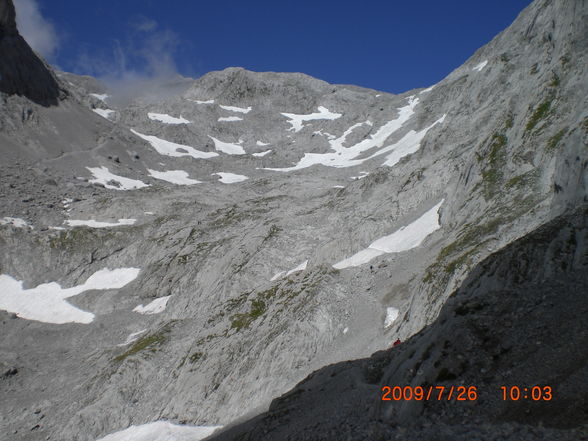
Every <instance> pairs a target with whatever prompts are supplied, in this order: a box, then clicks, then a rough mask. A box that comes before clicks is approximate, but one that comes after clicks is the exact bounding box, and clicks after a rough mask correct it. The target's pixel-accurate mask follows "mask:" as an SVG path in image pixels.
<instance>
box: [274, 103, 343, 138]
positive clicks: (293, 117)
mask: <svg viewBox="0 0 588 441" xmlns="http://www.w3.org/2000/svg"><path fill="white" fill-rule="evenodd" d="M282 115H283V116H285V117H286V118H288V119H289V121H288V122H289V123H290V125H291V126H292V127H291V128H290V129H289V130H290V131H292V132H299V131H300V130H302V127H303V123H304V122H305V121H312V120H316V119H328V120H333V119H337V118H340V117H341V116H343V114H342V113H334V112H331V111H330V110H329V109H327V108H326V107H323V106H319V108H318V113H310V114H308V115H297V114H296V113H282Z"/></svg>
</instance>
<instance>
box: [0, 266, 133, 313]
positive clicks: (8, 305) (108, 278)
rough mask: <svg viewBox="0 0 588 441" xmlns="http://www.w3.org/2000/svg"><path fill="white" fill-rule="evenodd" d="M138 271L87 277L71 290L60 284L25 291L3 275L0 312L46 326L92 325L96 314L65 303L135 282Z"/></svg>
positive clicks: (103, 271) (101, 272) (103, 272)
mask: <svg viewBox="0 0 588 441" xmlns="http://www.w3.org/2000/svg"><path fill="white" fill-rule="evenodd" d="M139 271H140V269H139V268H118V269H114V270H110V269H108V268H104V269H101V270H99V271H96V272H95V273H94V274H92V275H91V276H90V277H88V279H87V280H86V282H85V283H83V284H81V285H77V286H73V287H71V288H62V287H61V285H59V284H58V283H56V282H50V283H43V284H41V285H38V286H37V287H36V288H32V289H24V288H23V287H22V284H23V282H22V281H18V280H16V279H14V278H12V277H11V276H8V275H5V274H2V275H0V309H2V310H5V311H8V312H13V313H15V314H17V315H18V316H19V317H22V318H24V319H27V320H36V321H39V322H44V323H55V324H63V323H90V322H92V320H94V314H92V313H91V312H87V311H83V310H81V309H79V308H77V307H75V306H73V305H72V304H71V303H68V302H67V301H66V300H65V299H67V298H69V297H73V296H77V295H78V294H81V293H82V292H84V291H89V290H94V289H97V290H103V289H117V288H122V287H123V286H125V285H126V284H128V283H130V282H132V281H133V280H135V279H136V278H137V276H138V275H139Z"/></svg>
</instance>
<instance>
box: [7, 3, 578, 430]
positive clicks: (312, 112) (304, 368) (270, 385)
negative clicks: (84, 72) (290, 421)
mask: <svg viewBox="0 0 588 441" xmlns="http://www.w3.org/2000/svg"><path fill="white" fill-rule="evenodd" d="M0 5H2V6H3V8H4V9H2V16H3V17H5V20H4V22H3V23H5V25H3V27H2V29H3V34H2V41H5V42H12V43H10V44H16V43H15V42H17V41H21V40H22V39H20V37H18V35H17V34H16V33H15V30H14V20H13V19H11V18H10V17H13V9H12V8H11V5H10V4H9V3H7V2H2V3H0ZM11 14H12V15H11ZM587 26H588V3H587V2H585V1H580V0H577V1H573V0H572V1H568V0H537V1H535V2H533V3H532V4H531V5H530V6H529V7H528V8H526V9H525V10H524V11H523V12H522V13H521V14H520V16H519V17H518V18H517V19H516V20H515V21H514V22H513V24H512V25H511V26H510V27H509V28H507V29H505V30H504V31H503V32H501V33H500V34H499V35H498V36H496V37H495V38H494V39H493V40H492V41H491V42H489V43H488V44H487V45H485V46H484V47H482V48H480V49H479V50H478V51H476V52H475V53H474V54H473V55H472V57H471V58H470V59H468V60H467V61H466V62H465V63H464V64H463V65H462V66H460V67H458V68H456V69H455V71H453V72H452V73H451V74H449V75H448V76H447V77H446V78H445V79H443V80H442V81H440V82H439V83H438V84H435V85H432V86H431V87H429V88H426V89H417V90H411V91H407V92H405V93H402V94H399V95H393V94H388V93H384V92H379V91H375V90H370V89H365V88H360V87H356V86H349V85H333V84H328V83H326V82H324V81H321V80H319V79H315V78H312V77H309V76H308V75H304V74H300V73H276V72H250V71H247V70H245V69H242V68H228V69H225V70H222V71H218V72H210V73H208V74H206V75H204V76H203V77H201V78H198V79H190V78H179V77H174V78H166V79H165V81H162V82H160V83H159V84H151V83H149V84H146V83H145V84H143V83H141V84H134V85H129V87H128V90H124V91H122V92H121V91H120V90H117V89H116V88H115V87H110V88H109V87H107V85H104V84H101V83H100V82H99V81H97V80H96V79H93V78H90V77H82V76H78V75H74V74H70V73H65V72H56V71H54V70H53V69H52V68H51V67H46V66H43V65H42V62H41V61H40V60H39V59H38V58H34V60H37V61H36V62H38V63H40V64H38V65H39V66H41V67H42V68H43V69H45V70H43V69H42V71H43V72H45V71H46V70H47V69H48V70H47V71H48V74H47V75H49V76H51V78H53V79H54V80H55V81H57V84H58V86H59V88H62V89H63V90H64V91H65V92H64V93H63V99H57V101H55V103H56V104H57V105H50V106H47V105H43V100H40V101H37V102H35V101H33V99H32V98H31V99H29V98H27V96H26V95H24V94H22V95H18V94H16V93H14V92H7V91H6V90H5V89H2V90H0V157H1V158H2V160H0V207H1V211H0V284H1V285H0V335H1V336H2V338H1V339H0V375H2V374H3V373H4V372H11V373H12V374H10V375H4V376H2V377H0V396H2V399H1V400H0V434H2V433H8V434H13V436H12V435H11V438H10V439H11V441H12V440H16V441H19V440H22V441H25V440H28V439H31V437H34V439H46V438H47V437H51V439H66V440H71V439H76V440H80V441H95V440H97V439H99V438H100V437H102V436H105V435H106V434H108V433H111V432H115V431H118V430H122V429H125V428H126V427H128V426H129V425H131V424H134V425H140V424H145V423H150V422H153V421H155V420H168V421H172V422H175V423H179V422H183V423H186V424H192V425H226V424H230V423H232V422H233V421H235V420H236V419H238V418H242V417H244V416H246V415H252V414H255V413H259V412H261V411H264V410H267V409H268V406H269V404H270V403H271V401H272V400H273V399H275V398H276V397H278V396H280V395H282V394H284V393H285V392H286V391H288V390H289V389H291V388H292V387H294V386H295V385H296V384H297V383H299V382H300V381H302V380H304V379H305V378H307V377H308V375H309V374H310V373H311V372H313V371H315V370H317V369H320V368H322V367H324V366H326V365H329V364H332V363H337V362H341V361H345V360H352V359H360V358H366V357H369V356H370V355H371V354H373V353H374V352H376V351H380V350H383V349H385V348H387V347H389V346H390V345H391V344H392V343H393V342H394V341H395V340H396V339H398V338H400V339H401V340H402V341H407V340H408V339H409V338H410V337H411V336H414V335H415V334H418V333H419V332H421V331H422V330H423V329H424V328H425V327H427V326H429V325H431V324H433V323H436V320H437V319H438V317H439V314H440V311H441V310H442V308H443V307H444V305H445V304H446V302H447V301H448V299H449V298H450V296H451V294H452V293H454V292H455V291H456V289H457V288H459V287H460V286H461V285H462V283H463V282H464V280H465V279H466V278H467V277H468V276H469V275H470V273H471V272H472V271H473V270H474V268H476V267H477V265H478V264H479V263H480V262H482V261H484V260H485V259H486V258H487V257H488V256H490V255H491V254H494V253H496V252H498V251H500V250H501V249H503V248H505V247H507V246H508V245H509V244H511V243H513V242H514V241H516V240H518V239H520V238H522V237H524V236H526V235H527V234H529V233H530V232H532V231H535V230H537V229H538V228H540V227H541V226H542V225H544V224H548V223H549V222H551V221H552V220H554V219H556V218H558V217H559V216H561V215H564V216H565V215H569V214H570V213H572V212H573V211H574V210H575V209H576V208H577V207H579V206H581V205H583V204H585V203H586V202H587V195H588V176H587V170H588V147H587V146H588V109H587V108H586V105H585V103H586V102H587V100H588V73H587V71H586V65H587V64H588V63H587V61H588V60H587V57H588V30H587ZM4 29H6V30H4ZM7 35H8V36H7ZM19 39H20V40H19ZM2 47H4V46H2ZM27 51H28V52H27ZM27 53H29V55H30V54H31V52H30V49H29V48H28V47H27V48H25V49H24V50H20V49H19V50H15V51H9V52H7V53H6V57H5V56H4V55H3V56H2V57H1V58H0V65H2V66H4V67H3V68H8V69H13V70H14V72H17V73H18V72H21V71H20V69H23V66H25V65H26V63H25V61H26V60H25V59H23V58H22V57H23V56H24V55H26V54H27ZM3 54H4V52H3ZM27 59H28V58H27ZM19 60H20V61H19ZM29 61H30V59H29ZM27 62H28V61H27ZM10 72H12V70H11V71H10ZM31 72H36V71H35V70H34V69H26V70H24V71H22V72H21V73H20V74H18V75H16V74H13V75H12V76H11V77H10V78H11V80H10V81H11V82H10V83H9V84H11V85H12V86H11V87H13V88H14V89H16V88H18V87H21V88H24V89H26V87H31V88H33V89H35V88H37V87H38V84H42V82H41V83H39V82H38V81H32V82H29V81H24V80H23V78H24V77H22V75H25V74H26V75H31ZM19 75H21V76H20V77H19ZM43 75H45V74H43ZM2 78H5V76H4V75H3V77H2ZM19 78H20V80H18V79H19ZM17 80H18V81H17ZM21 80H23V81H21ZM7 84H8V83H7ZM17 86H18V87H17ZM33 89H30V90H33ZM49 89H50V88H41V90H37V89H35V90H37V92H38V93H40V94H41V95H43V94H42V93H41V92H43V91H44V90H45V91H47V90H49ZM121 94H122V95H123V96H121ZM49 95H51V94H49ZM49 101H50V100H49ZM45 104H46V103H45ZM568 239H569V240H570V246H571V245H572V242H571V241H572V239H571V238H568ZM564 242H565V241H564ZM577 243H578V244H580V243H583V242H582V241H580V240H579V239H577ZM521 259H522V260H521V263H520V265H522V266H524V265H526V263H525V260H524V259H523V258H522V257H521ZM554 259H555V258H554ZM509 262H513V260H509ZM562 264H565V265H567V264H568V262H567V261H566V262H564V263H562V262H561V261H559V260H554V265H556V266H557V265H562ZM510 266H512V267H513V268H514V267H515V265H514V264H512V265H510ZM501 271H502V269H501ZM513 274H515V275H516V274H518V273H516V272H515V273H513ZM131 275H132V276H133V278H132V280H131ZM123 282H125V283H123ZM472 283H473V282H472ZM486 294H488V293H486ZM486 294H481V295H486ZM43 302H47V303H43ZM508 304H510V303H508ZM44 305H45V307H43V306H44ZM513 307H514V306H513ZM49 311H51V312H53V313H54V316H52V315H51V314H49V313H48V312H49ZM57 316H59V320H58V319H57V318H56V317H57ZM537 320H539V319H537ZM510 321H512V320H510ZM454 323H457V322H454ZM460 323H461V322H460ZM505 326H506V325H505ZM511 327H512V326H511ZM515 334H516V333H515ZM420 341H421V342H422V341H423V340H420ZM435 341H437V340H435ZM439 341H440V340H439ZM474 343H475V341H474V340H472V344H474ZM411 344H412V343H411ZM435 344H436V343H435ZM476 344H477V343H476ZM423 345H424V346H423ZM414 348H415V350H418V351H419V353H423V354H424V353H426V350H427V348H426V345H425V344H424V343H417V340H415V343H414ZM472 350H473V349H472ZM410 353H412V352H410ZM410 353H407V354H406V356H407V357H408V356H409V355H410ZM431 354H433V352H431ZM435 354H437V353H436V352H435ZM408 358H410V357H408ZM406 361H407V363H409V364H410V367H411V368H412V367H415V365H414V363H416V361H415V360H408V359H407V360H406ZM433 364H434V363H433ZM391 366H392V365H391ZM407 366H408V365H407ZM445 367H447V369H448V370H451V369H454V368H455V367H454V366H445ZM435 369H437V368H436V367H434V366H433V367H432V368H431V370H430V371H427V372H430V374H431V375H433V374H435V373H436V374H439V372H437V371H436V370H435ZM480 369H481V367H480ZM417 371H418V370H417ZM452 372H453V371H452ZM441 376H442V375H441ZM390 378H392V377H390ZM394 378H396V377H394ZM48 379H50V381H49V380H48ZM370 387H372V386H370ZM351 407H353V406H351ZM37 409H40V410H41V413H40V414H36V413H35V410H37ZM31 410H32V412H31ZM402 412H403V413H402V414H403V415H404V414H410V409H403V410H402ZM39 415H43V418H42V420H40V417H39ZM384 417H386V418H387V419H386V421H388V422H391V423H394V422H395V421H396V420H395V419H394V418H393V415H384V416H383V418H384ZM388 417H389V418H388ZM37 425H38V426H39V427H37V428H36V429H35V430H33V431H30V429H32V428H33V427H36V426H37ZM23 428H25V429H26V430H24V431H23ZM15 431H17V433H16V434H15V433H14V432H15ZM0 438H1V437H0ZM368 438H369V437H368ZM423 438H424V439H427V438H428V436H423ZM332 439H337V437H336V436H333V437H332ZM376 439H377V438H376Z"/></svg>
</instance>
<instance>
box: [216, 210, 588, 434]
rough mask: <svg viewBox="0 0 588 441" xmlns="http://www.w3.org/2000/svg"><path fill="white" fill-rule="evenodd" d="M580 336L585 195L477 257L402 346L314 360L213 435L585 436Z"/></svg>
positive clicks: (587, 253)
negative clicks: (397, 394) (302, 375)
mask: <svg viewBox="0 0 588 441" xmlns="http://www.w3.org/2000/svg"><path fill="white" fill-rule="evenodd" d="M587 344H588V206H587V205H584V206H583V207H580V208H578V209H577V210H575V212H574V213H573V214H571V215H565V216H562V217H559V218H557V219H555V220H554V221H552V222H549V223H548V224H547V225H544V226H542V227H541V228H539V229H537V230H536V231H533V232H532V233H530V234H528V235H527V236H525V237H524V238H522V239H519V240H517V241H515V242H514V243H512V244H510V245H509V246H507V247H506V248H504V249H503V250H501V251H499V252H497V253H495V254H493V255H492V256H490V257H488V258H487V259H485V260H484V261H483V262H481V263H480V264H479V265H478V266H477V267H476V268H474V270H473V271H472V272H471V274H470V275H469V276H468V278H467V279H466V280H465V281H464V283H463V284H462V286H461V287H460V288H459V289H458V290H457V291H456V292H455V293H453V294H452V296H451V297H450V298H449V300H448V302H447V304H446V305H445V306H444V307H443V309H442V310H441V313H440V314H439V318H438V319H437V320H436V321H435V322H434V323H433V324H431V325H430V326H428V327H426V328H425V329H424V330H423V331H421V332H419V333H418V334H416V335H415V336H413V337H412V338H410V339H409V340H407V341H406V342H403V343H402V344H401V345H400V346H397V347H394V348H391V349H388V350H387V351H382V352H378V353H376V354H374V355H373V356H372V357H371V358H368V359H364V360H356V361H350V362H344V363H338V364H334V365H331V366H328V367H325V368H323V369H320V370H319V371H317V372H314V373H313V374H312V375H310V376H309V377H308V378H307V379H306V380H304V381H302V382H301V383H300V384H298V385H297V386H296V387H295V388H293V389H292V390H291V391H289V392H288V393H287V394H285V395H283V396H282V397H280V398H278V399H276V400H274V401H273V402H272V404H271V406H270V409H269V411H268V412H266V413H264V414H262V415H260V416H258V417H257V418H255V419H253V420H251V421H249V422H246V423H242V424H241V425H239V426H237V427H234V428H231V429H228V430H227V431H226V432H225V433H223V434H221V435H218V436H216V437H213V438H212V439H213V440H215V441H229V440H241V441H246V440H251V441H253V440H256V441H263V440H268V441H269V440H271V441H280V440H293V439H295V440H299V441H304V440H314V441H319V440H333V439H345V440H350V441H352V440H365V439H375V440H380V439H381V440H384V439H386V440H388V439H402V440H407V441H410V440H422V439H436V440H464V441H465V440H471V439H484V440H501V439H515V437H516V439H520V440H540V439H553V440H579V439H586V436H588V432H587V431H586V430H587V426H586V425H587V424H588V414H587V413H586V409H587V408H588V407H587V406H588V355H587V354H586V351H584V350H583V349H582V348H585V347H586V345H587ZM384 386H390V387H391V388H392V387H394V386H400V387H402V388H405V387H407V386H408V387H410V388H413V390H414V389H415V388H417V387H423V388H424V396H425V397H426V396H427V395H428V393H427V391H428V388H429V387H433V388H435V389H434V392H433V393H432V394H431V397H432V398H430V399H429V400H427V399H426V398H425V399H422V400H417V399H414V398H413V399H412V400H399V401H394V400H391V401H382V400H381V397H382V396H383V392H382V387H384ZM452 386H454V387H455V388H457V387H458V386H465V388H466V389H467V390H468V391H469V390H470V388H471V387H472V386H474V387H475V389H476V391H475V395H472V397H475V398H471V399H465V400H464V401H458V400H457V399H456V396H457V392H454V393H455V395H454V396H453V399H449V398H448V397H449V390H450V388H451V387H452ZM503 386H507V387H508V388H509V389H508V392H507V397H509V399H506V400H505V399H504V391H503V389H502V387H503ZM511 386H517V387H518V390H519V392H520V395H517V391H515V392H514V393H513V395H512V396H514V397H515V399H514V400H513V399H510V397H511V391H510V387H511ZM437 387H444V388H445V390H444V391H443V392H441V393H442V399H441V400H439V398H438V397H439V393H440V390H439V389H437ZM533 388H535V390H534V391H533ZM455 390H456V391H457V390H458V389H455ZM533 394H534V395H533ZM388 396H389V397H392V394H389V395H388ZM412 396H413V397H414V396H415V395H414V394H413V395H412ZM467 396H468V395H467V394H466V393H463V394H462V397H461V398H462V399H463V398H465V397H467ZM533 397H534V398H535V399H533Z"/></svg>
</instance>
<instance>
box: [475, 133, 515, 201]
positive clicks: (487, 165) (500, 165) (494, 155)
mask: <svg viewBox="0 0 588 441" xmlns="http://www.w3.org/2000/svg"><path fill="white" fill-rule="evenodd" d="M507 141H508V139H507V137H506V135H504V134H503V133H494V134H493V135H492V138H491V141H490V150H489V152H488V154H487V155H486V156H485V157H481V156H478V160H479V161H481V162H484V165H483V167H482V179H483V181H482V182H483V187H484V197H485V198H486V199H487V200H488V199H490V198H492V197H494V195H495V194H496V192H497V190H498V186H499V184H500V183H501V182H502V178H503V175H504V171H503V169H504V166H505V165H506V143H507Z"/></svg>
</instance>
